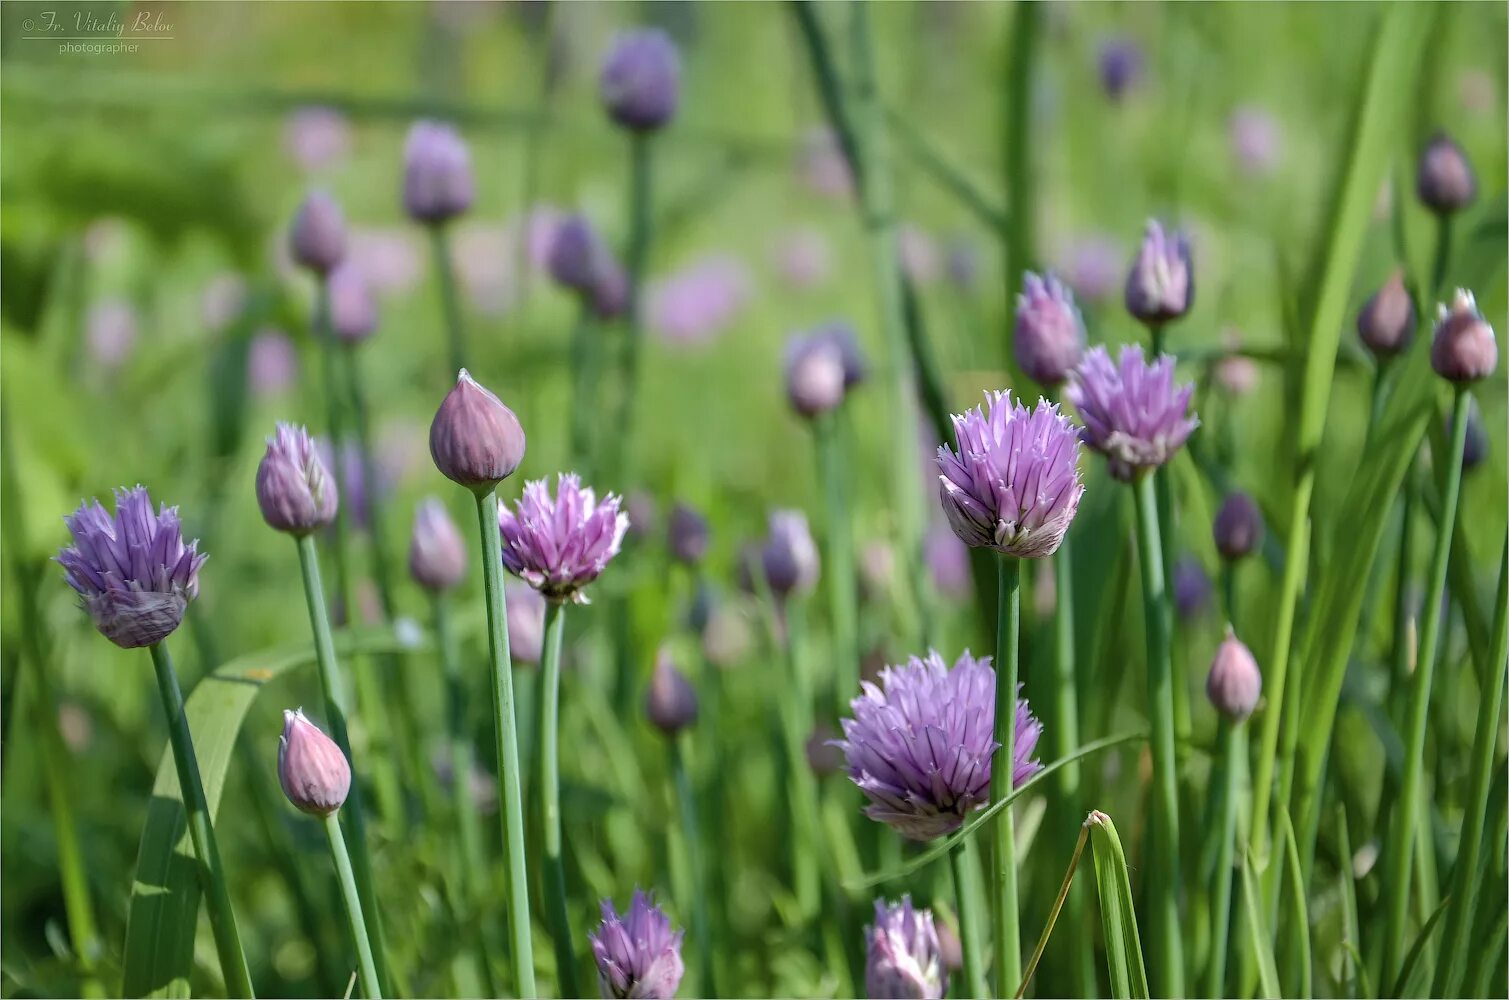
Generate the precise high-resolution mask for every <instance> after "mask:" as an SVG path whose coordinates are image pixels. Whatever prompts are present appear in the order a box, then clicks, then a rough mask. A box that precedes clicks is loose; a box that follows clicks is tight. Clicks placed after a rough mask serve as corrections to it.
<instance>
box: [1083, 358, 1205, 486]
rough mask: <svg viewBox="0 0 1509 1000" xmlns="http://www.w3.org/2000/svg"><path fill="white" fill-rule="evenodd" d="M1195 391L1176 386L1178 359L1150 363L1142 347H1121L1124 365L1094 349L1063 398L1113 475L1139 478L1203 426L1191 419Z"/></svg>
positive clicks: (1085, 435) (1162, 461)
mask: <svg viewBox="0 0 1509 1000" xmlns="http://www.w3.org/2000/svg"><path fill="white" fill-rule="evenodd" d="M1194 391H1195V387H1194V385H1193V384H1187V385H1184V386H1180V387H1177V388H1176V387H1175V386H1174V359H1173V358H1172V357H1169V356H1168V355H1161V356H1160V357H1159V358H1158V360H1157V361H1155V362H1153V363H1152V364H1151V365H1150V364H1148V363H1147V361H1146V359H1145V358H1144V356H1143V353H1142V348H1141V347H1139V346H1137V345H1134V344H1128V345H1127V346H1125V347H1123V348H1122V349H1121V360H1120V363H1119V365H1118V364H1116V363H1113V362H1112V361H1111V356H1110V355H1109V354H1107V353H1106V349H1105V348H1104V347H1094V348H1091V349H1090V351H1089V353H1087V354H1086V355H1085V357H1084V360H1083V361H1081V362H1080V365H1079V367H1078V368H1077V369H1075V371H1074V372H1073V374H1072V375H1071V376H1070V378H1069V385H1068V387H1067V388H1066V389H1065V391H1064V398H1065V399H1067V400H1068V401H1069V402H1070V403H1071V404H1073V406H1074V408H1075V409H1077V410H1079V415H1080V419H1082V420H1083V421H1084V423H1085V426H1084V428H1083V429H1082V430H1081V431H1080V434H1079V436H1080V439H1081V440H1083V441H1084V443H1085V444H1087V445H1089V446H1090V447H1091V448H1093V449H1094V450H1096V451H1098V452H1100V453H1101V454H1102V455H1104V456H1105V457H1106V463H1107V465H1108V467H1109V468H1110V470H1111V475H1113V476H1115V477H1116V478H1117V479H1120V480H1122V481H1125V482H1130V481H1131V480H1133V479H1136V478H1137V476H1138V475H1140V474H1141V473H1143V472H1145V471H1147V470H1148V469H1152V468H1156V467H1157V466H1160V465H1162V464H1164V463H1165V462H1167V461H1168V460H1169V459H1170V458H1172V457H1173V454H1174V452H1176V451H1178V450H1179V448H1180V446H1182V445H1183V444H1184V442H1185V440H1186V439H1188V437H1189V435H1190V434H1191V433H1192V432H1193V431H1194V429H1195V428H1196V427H1198V426H1199V425H1200V421H1199V419H1198V418H1196V417H1193V416H1190V415H1189V401H1190V397H1191V396H1193V395H1194Z"/></svg>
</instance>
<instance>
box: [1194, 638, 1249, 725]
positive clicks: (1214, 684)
mask: <svg viewBox="0 0 1509 1000" xmlns="http://www.w3.org/2000/svg"><path fill="white" fill-rule="evenodd" d="M1205 693H1206V695H1207V696H1209V698H1210V703H1211V704H1212V705H1214V706H1215V708H1216V711H1218V712H1220V713H1221V714H1222V715H1224V716H1226V718H1228V719H1230V720H1231V721H1232V722H1241V721H1243V720H1244V719H1246V718H1247V717H1248V716H1249V715H1251V714H1252V713H1253V710H1255V709H1256V708H1257V704H1258V698H1259V697H1260V696H1261V695H1262V693H1263V674H1262V671H1260V670H1259V669H1258V665H1257V661H1256V660H1254V659H1253V658H1252V650H1250V649H1248V648H1247V647H1246V646H1244V645H1243V644H1242V643H1241V641H1240V640H1238V639H1237V637H1236V633H1235V632H1233V631H1232V630H1231V626H1230V625H1228V626H1226V638H1225V639H1224V640H1222V642H1221V645H1220V646H1219V647H1217V649H1216V656H1215V659H1214V660H1212V661H1211V664H1210V676H1209V677H1208V678H1206V681H1205Z"/></svg>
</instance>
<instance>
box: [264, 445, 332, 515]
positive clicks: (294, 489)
mask: <svg viewBox="0 0 1509 1000" xmlns="http://www.w3.org/2000/svg"><path fill="white" fill-rule="evenodd" d="M339 505H340V490H339V489H338V488H337V486H336V480H335V477H334V476H333V475H331V473H330V466H329V464H328V458H325V457H322V456H321V455H320V450H319V449H317V448H316V447H315V443H314V439H313V438H311V437H310V436H309V432H308V431H307V430H305V429H304V428H303V427H301V426H299V425H297V424H284V423H280V424H278V426H277V430H276V431H275V432H274V433H273V436H272V437H270V438H268V439H267V451H266V452H265V453H264V454H263V455H262V461H261V463H259V464H258V466H257V506H258V507H260V508H261V510H262V520H264V521H266V522H267V525H268V527H270V528H272V529H273V530H275V531H282V532H286V533H288V534H290V535H295V536H302V535H307V534H309V533H310V532H312V531H318V530H319V529H320V528H323V527H325V526H326V525H327V524H329V523H330V522H331V521H334V520H335V514H336V510H337V509H338V508H339Z"/></svg>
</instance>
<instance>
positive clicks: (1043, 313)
mask: <svg viewBox="0 0 1509 1000" xmlns="http://www.w3.org/2000/svg"><path fill="white" fill-rule="evenodd" d="M1011 347H1012V353H1013V354H1014V355H1015V357H1016V363H1017V364H1018V365H1020V366H1021V368H1022V371H1023V372H1025V373H1026V374H1027V377H1028V378H1030V379H1032V380H1034V381H1036V382H1037V383H1039V384H1040V385H1044V386H1049V387H1052V386H1056V385H1059V384H1060V383H1062V382H1063V381H1064V379H1066V378H1068V377H1069V373H1070V372H1071V371H1073V370H1074V367H1075V365H1077V364H1079V356H1080V354H1081V353H1083V351H1084V349H1085V321H1084V320H1083V319H1081V318H1080V315H1079V307H1078V306H1076V305H1075V304H1074V295H1073V294H1072V293H1071V292H1070V291H1069V289H1067V288H1065V287H1064V286H1063V285H1062V284H1061V283H1060V282H1059V280H1058V279H1057V278H1055V277H1053V276H1052V275H1051V274H1050V275H1048V276H1047V277H1045V278H1040V277H1038V276H1037V275H1035V274H1033V273H1032V272H1031V271H1028V272H1027V273H1026V274H1025V275H1024V276H1023V278H1022V293H1021V294H1020V295H1018V296H1017V299H1016V325H1015V327H1014V330H1013V333H1012V340H1011Z"/></svg>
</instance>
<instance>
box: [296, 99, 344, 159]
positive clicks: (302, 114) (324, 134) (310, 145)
mask: <svg viewBox="0 0 1509 1000" xmlns="http://www.w3.org/2000/svg"><path fill="white" fill-rule="evenodd" d="M283 149H284V151H285V152H286V153H287V154H288V155H289V157H290V158H291V159H292V160H293V161H294V162H295V163H297V164H298V165H299V167H300V168H301V169H303V170H305V171H306V172H309V173H314V172H315V171H318V170H323V169H324V168H326V167H330V166H334V165H335V164H336V163H339V162H340V161H341V160H343V159H345V158H346V155H347V154H348V153H350V152H351V123H350V122H348V121H347V120H346V116H345V115H343V114H341V113H340V112H339V111H337V110H336V109H335V108H330V107H324V106H322V105H311V106H309V107H304V108H296V109H294V111H293V112H292V113H291V114H289V116H288V118H287V119H286V120H285V121H284V123H283Z"/></svg>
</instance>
